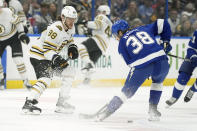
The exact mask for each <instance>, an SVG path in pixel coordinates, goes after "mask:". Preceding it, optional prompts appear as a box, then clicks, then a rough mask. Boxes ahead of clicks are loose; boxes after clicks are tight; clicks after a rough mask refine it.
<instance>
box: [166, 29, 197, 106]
mask: <svg viewBox="0 0 197 131" xmlns="http://www.w3.org/2000/svg"><path fill="white" fill-rule="evenodd" d="M196 66H197V30H196V31H195V32H194V34H193V37H192V39H191V40H190V41H189V44H188V49H187V55H186V57H185V60H184V61H183V63H182V65H181V67H180V69H179V76H178V78H177V81H176V83H175V85H174V89H173V93H172V97H171V98H170V99H169V100H167V101H166V104H167V107H169V106H171V105H173V104H174V103H176V102H177V100H178V99H179V97H180V96H181V94H182V92H183V90H184V87H185V86H186V85H187V83H188V81H189V80H190V77H191V76H192V72H193V71H194V69H195V68H196ZM194 92H197V81H196V82H195V83H194V84H193V86H191V88H190V89H189V90H188V92H187V94H186V96H185V98H184V101H185V102H188V101H190V99H191V98H192V96H193V94H194Z"/></svg>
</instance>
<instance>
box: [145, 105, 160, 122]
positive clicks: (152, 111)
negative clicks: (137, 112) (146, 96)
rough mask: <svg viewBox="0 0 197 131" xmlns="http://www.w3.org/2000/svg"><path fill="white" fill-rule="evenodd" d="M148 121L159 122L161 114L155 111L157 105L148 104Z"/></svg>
mask: <svg viewBox="0 0 197 131" xmlns="http://www.w3.org/2000/svg"><path fill="white" fill-rule="evenodd" d="M148 114H149V118H148V120H149V121H159V120H160V117H161V113H160V112H159V111H158V110H157V105H155V104H149V111H148Z"/></svg>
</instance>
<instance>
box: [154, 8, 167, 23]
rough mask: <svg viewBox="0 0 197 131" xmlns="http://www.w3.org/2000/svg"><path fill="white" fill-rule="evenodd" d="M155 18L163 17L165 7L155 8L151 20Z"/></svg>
mask: <svg viewBox="0 0 197 131" xmlns="http://www.w3.org/2000/svg"><path fill="white" fill-rule="evenodd" d="M157 19H165V7H163V6H162V7H160V8H156V10H154V12H153V15H152V16H151V22H154V21H156V20H157Z"/></svg>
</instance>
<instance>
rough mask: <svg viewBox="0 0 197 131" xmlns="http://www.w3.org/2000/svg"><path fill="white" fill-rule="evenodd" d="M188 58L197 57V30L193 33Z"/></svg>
mask: <svg viewBox="0 0 197 131" xmlns="http://www.w3.org/2000/svg"><path fill="white" fill-rule="evenodd" d="M188 45H189V46H188V49H187V56H186V58H188V59H191V57H194V56H195V57H197V30H196V31H195V32H194V33H193V37H192V39H191V40H190V41H189V44H188Z"/></svg>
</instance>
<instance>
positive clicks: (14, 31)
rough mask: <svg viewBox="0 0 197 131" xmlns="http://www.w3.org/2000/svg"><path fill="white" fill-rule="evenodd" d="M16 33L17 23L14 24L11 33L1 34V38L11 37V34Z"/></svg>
mask: <svg viewBox="0 0 197 131" xmlns="http://www.w3.org/2000/svg"><path fill="white" fill-rule="evenodd" d="M15 33H16V26H15V25H12V28H11V31H10V33H9V34H6V35H3V36H0V39H1V38H5V37H8V38H10V37H9V36H12V35H14V34H15ZM8 38H7V39H8Z"/></svg>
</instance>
